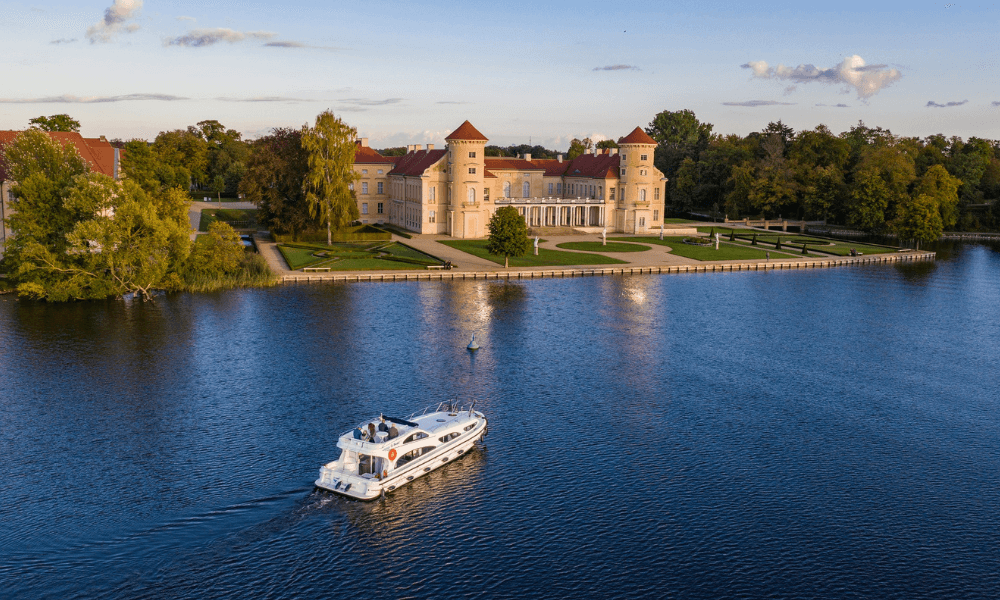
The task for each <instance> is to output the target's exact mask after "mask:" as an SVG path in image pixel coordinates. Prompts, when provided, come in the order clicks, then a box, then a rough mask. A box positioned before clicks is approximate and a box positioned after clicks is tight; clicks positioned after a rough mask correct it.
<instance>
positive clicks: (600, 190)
mask: <svg viewBox="0 0 1000 600" xmlns="http://www.w3.org/2000/svg"><path fill="white" fill-rule="evenodd" d="M597 197H598V198H601V199H602V200H603V199H604V188H602V187H601V186H597Z"/></svg>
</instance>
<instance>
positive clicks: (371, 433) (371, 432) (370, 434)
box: [368, 423, 375, 441]
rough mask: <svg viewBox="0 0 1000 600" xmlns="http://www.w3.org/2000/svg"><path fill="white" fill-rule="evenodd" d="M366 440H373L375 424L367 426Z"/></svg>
mask: <svg viewBox="0 0 1000 600" xmlns="http://www.w3.org/2000/svg"><path fill="white" fill-rule="evenodd" d="M368 439H370V440H372V441H374V440H375V423H369V424H368Z"/></svg>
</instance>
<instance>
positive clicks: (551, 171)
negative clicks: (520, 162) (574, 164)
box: [531, 158, 570, 177]
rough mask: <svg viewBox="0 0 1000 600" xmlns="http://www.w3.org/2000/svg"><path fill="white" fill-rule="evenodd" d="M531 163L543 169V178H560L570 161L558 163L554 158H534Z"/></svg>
mask: <svg viewBox="0 0 1000 600" xmlns="http://www.w3.org/2000/svg"><path fill="white" fill-rule="evenodd" d="M531 162H533V163H535V164H536V165H541V166H543V167H545V177H560V176H562V174H563V173H565V172H566V169H568V168H569V163H570V161H568V160H564V161H563V162H559V161H558V160H556V159H554V158H536V159H534V160H532V161H531Z"/></svg>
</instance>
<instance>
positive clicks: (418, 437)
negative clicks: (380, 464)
mask: <svg viewBox="0 0 1000 600" xmlns="http://www.w3.org/2000/svg"><path fill="white" fill-rule="evenodd" d="M425 437H427V434H426V433H424V432H423V431H418V432H416V433H414V434H413V435H411V436H409V437H408V438H406V439H405V440H403V443H404V444H409V443H410V442H414V441H416V440H422V439H424V438H425Z"/></svg>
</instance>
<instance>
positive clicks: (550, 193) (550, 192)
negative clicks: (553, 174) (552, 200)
mask: <svg viewBox="0 0 1000 600" xmlns="http://www.w3.org/2000/svg"><path fill="white" fill-rule="evenodd" d="M549 195H550V196H551V195H552V184H551V183H550V184H549Z"/></svg>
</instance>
